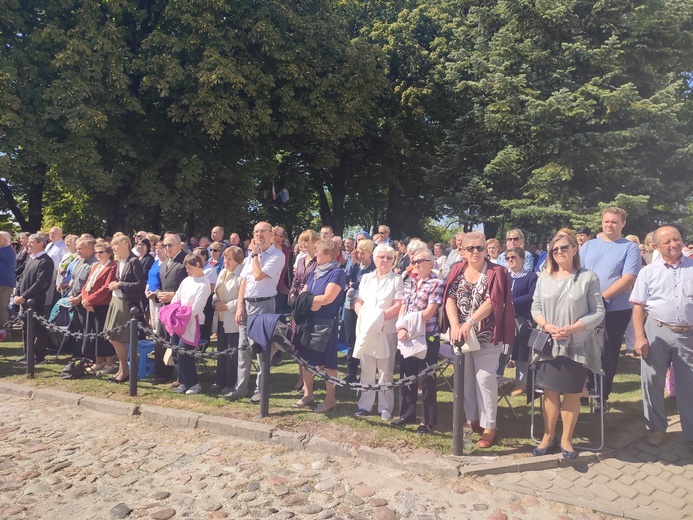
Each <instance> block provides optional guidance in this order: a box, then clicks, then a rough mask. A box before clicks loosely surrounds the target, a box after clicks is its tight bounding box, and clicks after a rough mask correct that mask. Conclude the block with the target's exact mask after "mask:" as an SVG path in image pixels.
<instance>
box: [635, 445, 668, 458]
mask: <svg viewBox="0 0 693 520" xmlns="http://www.w3.org/2000/svg"><path fill="white" fill-rule="evenodd" d="M637 448H638V449H639V450H640V451H641V452H643V453H649V454H650V455H654V456H655V457H657V458H659V456H660V455H661V454H662V451H663V450H662V448H661V447H658V446H652V445H651V444H648V443H646V442H639V443H638V445H637Z"/></svg>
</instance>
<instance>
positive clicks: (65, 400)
mask: <svg viewBox="0 0 693 520" xmlns="http://www.w3.org/2000/svg"><path fill="white" fill-rule="evenodd" d="M31 395H32V397H33V398H35V399H43V400H44V401H51V402H54V403H62V404H69V405H71V406H79V402H80V401H81V400H82V399H84V398H85V397H86V396H85V395H81V394H72V393H70V392H63V391H62V390H53V389H50V388H36V389H34V390H33V392H32V394H31Z"/></svg>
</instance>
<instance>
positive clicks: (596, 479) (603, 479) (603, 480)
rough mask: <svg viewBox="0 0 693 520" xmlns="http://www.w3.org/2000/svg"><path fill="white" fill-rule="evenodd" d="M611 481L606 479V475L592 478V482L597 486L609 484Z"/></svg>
mask: <svg viewBox="0 0 693 520" xmlns="http://www.w3.org/2000/svg"><path fill="white" fill-rule="evenodd" d="M610 480H611V479H610V478H609V477H607V476H606V475H601V474H599V475H595V476H593V477H592V482H593V483H597V484H606V483H607V482H609V481H610Z"/></svg>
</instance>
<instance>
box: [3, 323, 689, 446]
mask: <svg viewBox="0 0 693 520" xmlns="http://www.w3.org/2000/svg"><path fill="white" fill-rule="evenodd" d="M19 335H20V332H19V331H15V332H14V337H15V338H17V337H18V336H19ZM21 355H22V349H21V343H19V342H4V343H0V376H1V377H2V378H3V379H4V380H5V381H9V382H12V383H18V384H23V385H28V386H33V387H39V388H55V389H60V390H64V391H69V392H75V393H80V394H84V395H90V396H96V397H104V398H111V399H117V400H119V401H124V402H134V403H137V404H142V403H147V404H156V405H160V406H168V407H172V408H179V409H183V410H194V411H196V412H200V413H205V414H210V415H218V416H224V417H233V418H238V419H244V420H251V421H258V422H263V423H265V424H270V425H273V426H275V427H277V428H280V429H283V430H288V431H294V432H304V433H309V434H316V435H320V436H322V437H325V438H328V439H331V440H334V441H339V442H345V443H350V444H355V445H358V444H365V445H368V446H371V447H385V448H388V449H390V450H393V451H395V452H406V451H408V450H412V449H416V450H419V451H420V450H428V451H430V453H431V454H432V455H434V454H438V455H450V454H452V392H451V391H450V388H449V387H448V385H447V383H446V382H445V381H444V380H443V378H442V377H439V378H438V382H439V387H438V418H439V424H438V428H437V429H436V430H435V431H434V432H432V433H431V434H429V435H424V436H419V435H417V434H416V431H415V430H416V425H408V426H407V427H406V428H404V429H399V428H392V427H390V426H389V422H386V421H383V420H381V419H380V417H379V416H378V415H373V416H370V417H365V418H361V419H356V418H354V417H353V415H352V414H353V413H354V412H355V411H356V394H355V393H354V392H353V391H351V390H348V389H345V388H338V389H337V399H338V402H339V404H338V405H337V406H336V407H335V408H334V409H333V410H332V411H330V412H329V413H327V414H317V413H313V412H312V411H311V410H309V409H293V408H291V405H292V404H293V403H294V402H296V400H297V399H299V398H300V394H298V393H296V392H295V391H293V390H292V389H293V387H294V384H295V383H296V378H297V375H296V374H297V365H296V364H295V363H294V362H293V361H291V360H288V361H287V360H286V358H287V356H286V355H285V360H284V361H283V362H282V363H281V364H280V365H279V366H277V367H273V368H272V372H271V382H270V385H271V389H272V395H271V398H270V417H267V418H265V419H260V418H259V415H258V406H257V405H254V404H250V403H249V402H248V400H247V399H246V400H242V401H239V402H228V401H225V400H223V399H220V398H219V396H217V395H213V394H211V393H207V394H199V395H195V396H186V395H178V394H173V393H172V392H171V390H170V389H169V388H168V386H166V385H163V386H161V385H160V386H155V385H152V384H151V383H150V382H149V381H148V380H146V379H145V380H143V381H140V382H139V383H138V395H137V396H136V397H129V396H128V386H127V384H121V385H118V384H113V383H109V382H108V381H107V380H106V378H97V377H87V378H84V379H78V380H64V379H62V378H61V377H60V371H61V369H62V368H63V367H64V366H65V364H66V363H67V361H68V359H69V356H65V355H61V357H60V359H59V360H56V359H55V356H52V355H50V354H49V356H48V357H47V362H46V363H45V364H42V365H38V366H37V367H36V371H35V378H34V379H27V378H26V375H25V368H24V367H23V366H21V365H16V364H13V363H11V360H12V359H16V358H18V357H20V356H21ZM215 365H216V363H215V362H214V361H213V360H210V361H208V366H209V368H210V371H211V372H212V373H213V371H214V367H215ZM619 368H620V370H621V373H620V374H619V375H618V376H617V378H616V381H615V383H614V393H612V396H611V400H610V403H609V404H610V406H611V412H609V413H608V414H606V415H605V432H606V433H605V435H606V441H607V444H608V443H609V441H610V440H611V441H613V440H615V439H617V438H618V437H619V436H621V435H624V434H627V433H632V432H633V431H636V430H638V429H642V428H644V421H643V418H642V415H643V412H642V402H641V392H640V361H639V359H631V358H626V357H622V358H621V360H620V365H619ZM396 373H397V372H396ZM343 375H344V374H343V371H342V377H343ZM445 375H446V376H448V377H450V381H451V382H452V367H448V369H447V370H446V372H445ZM505 375H506V376H508V377H513V376H514V369H507V370H506V374H505ZM200 379H201V383H202V386H203V391H205V389H209V387H210V386H211V384H212V382H213V381H212V378H211V377H210V374H209V373H208V372H207V370H205V368H204V367H202V366H201V367H200ZM508 390H510V389H508ZM323 396H324V383H323V382H322V381H320V380H316V403H317V402H319V401H321V400H322V397H323ZM666 401H667V411H668V413H669V414H672V413H676V403H675V401H674V399H671V398H669V399H667V400H666ZM510 402H511V403H512V406H513V408H514V409H515V411H516V413H517V415H518V416H519V418H517V419H516V418H515V417H514V416H513V414H512V413H511V411H510V409H509V407H508V405H507V403H506V402H505V401H501V402H500V404H499V407H498V415H499V417H498V428H499V430H500V432H501V440H500V442H499V444H498V445H497V446H494V447H493V448H491V449H488V450H479V449H476V448H475V451H474V455H478V456H485V455H510V456H516V457H528V456H530V451H531V449H532V448H533V447H534V446H535V444H534V443H533V442H532V441H531V439H530V438H529V432H530V407H529V405H528V404H527V402H526V397H525V396H520V397H511V398H510ZM537 402H538V401H537ZM535 431H536V432H537V435H541V431H542V422H541V417H539V416H537V426H536V427H535ZM598 435H599V428H598V417H597V416H596V415H595V416H593V417H590V416H589V414H588V409H587V408H586V407H584V408H583V414H582V415H581V417H580V421H579V423H578V425H577V428H576V437H577V438H578V440H577V441H576V443H575V444H576V445H579V444H580V443H581V442H587V443H590V444H595V443H597V442H598Z"/></svg>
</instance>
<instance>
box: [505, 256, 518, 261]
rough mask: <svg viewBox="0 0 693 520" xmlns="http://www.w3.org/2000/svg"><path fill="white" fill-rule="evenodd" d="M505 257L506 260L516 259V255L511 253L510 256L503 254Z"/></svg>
mask: <svg viewBox="0 0 693 520" xmlns="http://www.w3.org/2000/svg"><path fill="white" fill-rule="evenodd" d="M505 259H506V260H517V259H518V257H517V256H516V255H512V256H508V255H505Z"/></svg>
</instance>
